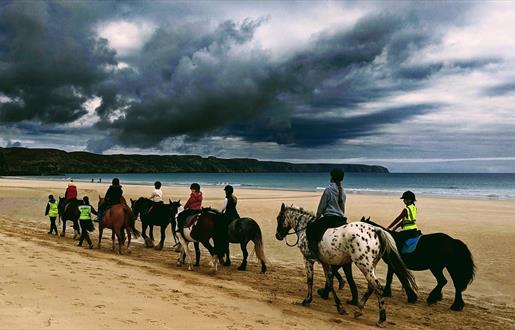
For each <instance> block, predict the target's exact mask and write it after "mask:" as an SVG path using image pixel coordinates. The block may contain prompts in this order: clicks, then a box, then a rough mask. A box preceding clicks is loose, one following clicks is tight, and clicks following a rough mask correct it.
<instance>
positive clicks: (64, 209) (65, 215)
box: [57, 196, 80, 239]
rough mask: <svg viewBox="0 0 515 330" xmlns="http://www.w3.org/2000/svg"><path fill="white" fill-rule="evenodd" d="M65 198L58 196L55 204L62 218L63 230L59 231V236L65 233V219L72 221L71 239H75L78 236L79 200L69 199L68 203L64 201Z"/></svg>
mask: <svg viewBox="0 0 515 330" xmlns="http://www.w3.org/2000/svg"><path fill="white" fill-rule="evenodd" d="M65 203H66V199H64V198H62V197H61V196H59V203H58V204H57V208H58V210H59V217H60V218H61V219H62V220H63V231H62V232H61V237H64V235H65V234H66V221H67V220H70V221H72V222H73V239H77V238H79V237H80V226H79V217H80V211H79V203H80V202H79V201H78V200H77V199H71V200H70V201H69V202H68V203H66V205H65Z"/></svg>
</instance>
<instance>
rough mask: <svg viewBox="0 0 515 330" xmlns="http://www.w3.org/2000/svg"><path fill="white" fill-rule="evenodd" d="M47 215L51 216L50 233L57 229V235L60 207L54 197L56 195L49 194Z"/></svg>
mask: <svg viewBox="0 0 515 330" xmlns="http://www.w3.org/2000/svg"><path fill="white" fill-rule="evenodd" d="M45 215H48V217H49V218H50V231H49V232H48V233H49V234H52V233H53V232H54V230H55V234H56V235H57V226H56V224H55V219H57V217H58V216H59V208H58V205H57V201H56V200H55V199H54V195H48V203H47V204H46V210H45Z"/></svg>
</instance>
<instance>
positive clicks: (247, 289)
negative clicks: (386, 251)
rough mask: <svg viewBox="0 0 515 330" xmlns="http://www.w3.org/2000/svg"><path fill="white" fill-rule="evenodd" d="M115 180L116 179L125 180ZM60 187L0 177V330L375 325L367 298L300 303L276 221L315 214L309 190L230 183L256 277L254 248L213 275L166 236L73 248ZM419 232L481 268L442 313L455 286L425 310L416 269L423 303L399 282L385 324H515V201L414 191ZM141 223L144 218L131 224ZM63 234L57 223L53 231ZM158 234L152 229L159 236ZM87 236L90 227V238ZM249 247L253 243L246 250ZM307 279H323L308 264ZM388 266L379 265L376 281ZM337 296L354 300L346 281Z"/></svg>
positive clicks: (359, 199)
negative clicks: (52, 199)
mask: <svg viewBox="0 0 515 330" xmlns="http://www.w3.org/2000/svg"><path fill="white" fill-rule="evenodd" d="M122 185H123V182H122ZM77 186H78V190H79V196H84V195H88V196H89V197H90V200H91V201H92V202H93V205H95V207H96V203H97V201H98V195H99V194H101V195H103V194H104V193H105V191H106V189H107V187H108V185H107V184H99V183H82V182H79V183H78V184H77ZM65 188H66V182H62V181H35V180H17V179H0V210H1V211H0V260H2V267H0V320H1V321H0V328H1V329H43V328H45V329H98V328H108V329H119V328H134V329H136V328H137V329H147V328H148V329H154V328H180V329H183V328H190V329H254V328H256V329H258V328H269V329H332V328H335V329H336V328H343V327H347V328H376V327H375V323H376V321H377V318H378V307H377V301H376V299H375V298H374V297H371V299H370V300H369V302H368V304H367V307H366V309H365V314H364V315H363V316H362V317H361V318H358V319H355V318H353V317H352V314H353V313H352V311H354V310H355V307H353V306H349V305H346V306H345V308H346V309H347V311H348V312H350V313H349V314H350V315H339V314H338V313H337V312H336V309H335V307H334V306H333V302H332V300H327V301H325V300H322V299H320V298H319V297H318V296H315V297H314V301H313V303H312V304H311V307H309V308H307V307H303V306H301V305H300V302H301V301H302V299H303V298H304V295H305V293H306V284H305V271H304V266H303V262H302V257H301V254H300V252H299V250H298V248H296V247H294V248H291V247H288V246H286V244H285V242H284V241H282V242H281V241H277V240H276V239H275V237H274V234H275V226H276V216H277V212H278V211H279V208H280V205H281V203H282V202H284V203H286V204H292V203H294V204H295V205H298V206H302V207H304V208H306V209H308V210H315V208H316V206H317V203H318V200H319V197H320V194H319V193H312V192H298V191H279V190H251V189H237V190H236V191H235V195H237V196H238V201H239V202H238V210H239V213H240V215H242V216H248V217H251V218H254V219H255V220H256V221H257V222H258V223H259V225H260V226H261V229H262V232H263V236H264V247H265V254H266V256H267V258H268V260H269V272H267V273H266V274H260V273H259V264H258V262H257V260H256V258H255V256H254V255H251V257H250V262H249V267H248V271H247V272H239V271H237V269H236V268H237V267H238V265H239V261H240V260H241V251H240V248H239V246H238V245H232V246H231V254H232V257H233V264H232V266H230V267H225V268H221V269H220V270H219V271H218V272H217V273H216V274H214V273H213V271H212V270H211V268H210V266H209V264H208V258H207V256H208V254H207V251H206V250H203V251H202V261H201V265H200V267H199V268H195V269H194V270H193V271H188V270H187V267H185V266H183V267H179V266H177V265H176V260H177V257H178V253H176V252H174V251H173V250H172V244H173V239H172V237H171V235H170V231H168V233H167V235H168V236H167V240H166V243H165V248H164V249H163V250H162V251H155V250H154V249H148V248H145V247H144V245H143V241H142V239H137V240H135V241H133V245H132V246H131V251H130V253H125V254H123V255H118V254H115V253H114V252H113V251H112V250H111V248H110V244H109V238H110V231H108V232H107V233H104V242H105V243H104V244H103V247H102V249H101V250H98V249H96V248H95V249H92V250H89V249H86V248H81V247H77V246H76V244H77V242H76V241H74V240H73V239H72V230H71V228H68V229H67V230H68V231H67V235H66V237H65V238H61V237H57V236H54V235H49V234H47V232H48V229H49V220H48V218H47V217H45V216H44V210H45V205H46V200H47V196H48V194H54V195H55V196H59V195H61V196H62V195H63V193H64V190H65ZM151 188H152V187H148V186H138V185H123V189H124V195H125V197H126V198H129V197H130V198H136V197H139V196H147V195H149V194H150V192H151ZM202 191H203V193H204V203H203V205H204V206H212V207H215V208H220V207H221V206H222V203H223V197H224V194H223V191H222V188H221V187H219V188H203V189H202ZM163 192H164V195H165V199H166V200H168V199H169V198H171V199H173V200H178V199H180V200H181V201H183V202H184V201H185V200H186V199H187V197H188V193H189V190H188V189H187V187H170V186H165V187H163ZM417 207H418V209H419V216H418V222H419V227H420V229H421V230H422V231H423V232H424V233H432V232H445V233H447V234H449V235H451V236H453V237H454V238H456V239H460V240H462V241H463V242H464V243H465V244H467V246H468V247H469V249H470V250H471V252H472V254H473V257H474V261H475V264H476V266H477V273H476V278H475V280H474V282H473V283H472V284H471V285H470V286H469V287H468V288H467V290H466V291H465V292H464V295H463V297H464V300H465V303H466V305H465V309H464V310H463V311H462V312H453V311H451V310H450V309H449V307H450V305H451V303H452V299H453V296H454V287H453V285H452V281H451V280H450V277H449V276H448V274H447V273H446V276H447V278H448V280H449V283H448V284H447V286H446V287H445V288H444V290H443V294H444V299H443V301H441V302H440V303H438V304H437V305H433V306H427V304H426V303H425V299H426V298H427V295H428V293H429V292H430V291H431V290H432V289H433V287H434V286H435V283H436V281H435V279H434V277H433V276H432V274H431V273H430V272H429V271H423V272H414V275H415V277H416V280H417V283H418V286H419V301H418V302H417V303H416V304H414V305H409V304H407V303H406V299H405V296H404V294H403V292H402V291H401V287H400V283H399V282H398V281H397V280H394V283H393V297H392V298H388V299H387V300H386V308H387V317H388V319H387V322H386V326H387V327H388V328H391V329H393V328H395V329H408V328H409V329H422V328H437V327H445V328H446V329H471V328H473V329H485V328H488V329H493V328H495V329H506V328H515V325H514V323H513V320H515V277H513V270H514V266H515V257H514V255H515V246H514V245H513V243H514V238H515V222H514V219H515V202H514V201H497V200H474V199H467V200H464V199H444V198H429V197H424V196H420V197H419V198H418V202H417ZM346 208H347V217H348V218H349V220H350V221H358V220H359V219H360V218H361V217H362V216H370V217H371V218H372V219H373V220H374V221H375V222H378V223H380V224H385V225H387V224H389V223H390V222H391V221H392V219H393V218H395V217H396V216H397V215H398V213H399V212H400V210H401V208H402V203H401V201H400V200H399V196H396V195H395V196H394V195H361V194H349V195H348V196H347V204H346ZM137 227H138V228H141V222H140V221H137ZM59 229H61V228H59ZM157 230H158V229H156V234H157ZM92 238H93V242H94V243H96V242H97V240H98V231H95V232H93V233H92ZM251 246H252V243H249V250H251ZM316 269H317V273H316V278H315V286H316V287H320V286H322V284H323V281H324V279H323V276H322V273H321V269H320V267H319V266H318V267H317V266H316ZM385 270H386V268H385V265H384V264H383V263H382V262H381V263H380V264H379V266H378V275H379V277H380V279H381V280H382V282H383V283H384V279H385V275H386V271H385ZM354 276H355V279H356V281H357V284H358V289H359V291H360V295H361V294H362V293H363V292H364V290H365V288H366V283H365V280H364V277H363V276H362V275H361V274H360V273H359V271H358V270H357V269H354ZM339 295H340V297H343V298H344V299H347V298H348V297H349V296H350V292H349V290H348V288H347V287H346V288H344V289H343V290H341V291H339Z"/></svg>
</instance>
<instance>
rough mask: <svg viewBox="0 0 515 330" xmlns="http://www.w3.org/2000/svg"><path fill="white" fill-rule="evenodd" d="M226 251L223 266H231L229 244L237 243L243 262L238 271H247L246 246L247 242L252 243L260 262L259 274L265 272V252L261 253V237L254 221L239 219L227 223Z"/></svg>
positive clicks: (259, 229)
mask: <svg viewBox="0 0 515 330" xmlns="http://www.w3.org/2000/svg"><path fill="white" fill-rule="evenodd" d="M220 215H221V216H223V214H220ZM227 237H228V242H227V249H226V255H227V257H226V260H225V263H224V265H225V266H230V265H231V258H230V256H229V243H239V244H240V247H241V252H242V253H243V260H242V262H241V265H240V266H239V267H238V270H247V257H248V255H249V253H248V251H247V244H248V243H249V241H252V242H254V252H255V253H256V256H257V257H258V259H259V261H261V272H262V273H265V272H266V258H265V252H264V251H263V237H262V235H261V228H259V225H258V224H257V222H256V221H255V220H254V219H251V218H239V219H234V220H232V221H231V222H229V225H228V228H227Z"/></svg>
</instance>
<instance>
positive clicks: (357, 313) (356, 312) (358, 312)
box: [354, 311, 363, 318]
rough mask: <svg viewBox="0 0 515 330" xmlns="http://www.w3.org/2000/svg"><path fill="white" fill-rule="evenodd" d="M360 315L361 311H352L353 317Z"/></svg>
mask: <svg viewBox="0 0 515 330" xmlns="http://www.w3.org/2000/svg"><path fill="white" fill-rule="evenodd" d="M361 315H363V312H362V311H355V312H354V317H355V318H358V317H360V316H361Z"/></svg>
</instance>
